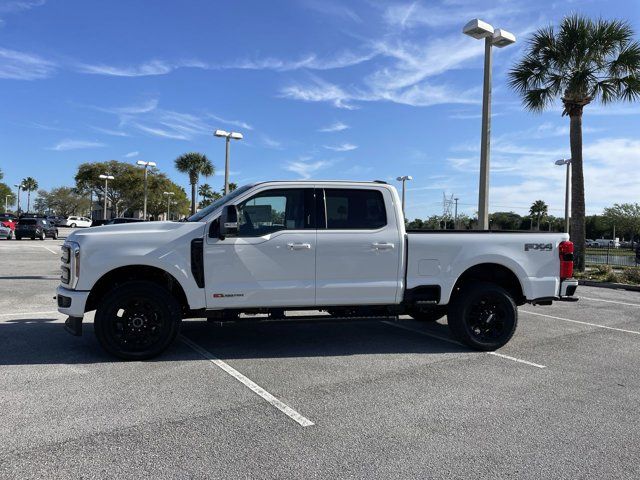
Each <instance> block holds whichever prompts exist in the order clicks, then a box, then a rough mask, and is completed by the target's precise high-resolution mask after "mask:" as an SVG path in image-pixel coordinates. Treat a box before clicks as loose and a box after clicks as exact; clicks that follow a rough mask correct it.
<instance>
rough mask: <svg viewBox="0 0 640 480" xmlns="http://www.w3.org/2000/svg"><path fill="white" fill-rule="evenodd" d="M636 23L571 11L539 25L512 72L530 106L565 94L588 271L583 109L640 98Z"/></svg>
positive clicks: (580, 249)
mask: <svg viewBox="0 0 640 480" xmlns="http://www.w3.org/2000/svg"><path fill="white" fill-rule="evenodd" d="M633 37H634V32H633V29H632V28H631V26H630V25H629V24H628V23H626V22H624V21H620V20H597V21H594V20H591V19H589V18H586V17H584V16H581V15H577V14H576V15H571V16H569V17H566V18H564V19H563V20H562V22H561V24H560V26H559V28H558V29H555V28H554V27H553V26H550V27H546V28H542V29H539V30H538V31H536V32H535V33H534V34H533V37H532V38H531V40H530V41H529V43H528V45H527V51H526V53H525V56H524V57H523V58H522V59H521V60H520V61H519V62H518V63H517V64H516V65H515V66H514V67H513V68H512V70H511V71H510V72H509V77H510V84H511V86H512V87H513V88H514V89H515V90H516V91H517V92H518V93H519V94H520V95H521V96H522V99H523V104H524V106H525V107H526V108H527V109H529V110H532V111H536V112H540V111H543V110H544V109H546V108H547V107H550V106H552V105H553V103H554V101H555V100H556V99H558V98H559V99H560V100H561V101H562V103H563V105H564V110H563V112H562V115H563V116H564V115H568V116H569V142H570V145H571V164H572V170H573V176H572V182H571V191H572V200H571V213H572V215H571V226H570V229H571V237H572V240H573V242H574V244H575V248H576V260H575V266H576V269H577V270H584V255H585V194H584V174H583V164H582V113H583V109H584V107H585V106H586V105H588V104H589V103H591V102H593V101H594V100H597V99H599V100H600V101H601V102H602V103H604V104H607V103H609V102H612V101H615V100H623V101H634V100H637V99H638V98H639V97H640V44H639V43H638V42H637V41H634V40H633Z"/></svg>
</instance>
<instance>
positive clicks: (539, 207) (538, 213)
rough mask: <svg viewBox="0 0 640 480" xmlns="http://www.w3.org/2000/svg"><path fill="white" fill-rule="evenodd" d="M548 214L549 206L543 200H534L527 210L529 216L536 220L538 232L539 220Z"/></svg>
mask: <svg viewBox="0 0 640 480" xmlns="http://www.w3.org/2000/svg"><path fill="white" fill-rule="evenodd" d="M548 212H549V206H548V205H547V204H546V203H544V200H536V201H535V202H533V204H532V205H531V208H529V215H531V217H532V218H535V219H536V221H537V227H538V230H540V220H541V219H543V218H544V217H546V216H547V213H548Z"/></svg>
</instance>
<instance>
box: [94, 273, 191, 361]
mask: <svg viewBox="0 0 640 480" xmlns="http://www.w3.org/2000/svg"><path fill="white" fill-rule="evenodd" d="M181 318H182V316H181V309H180V304H179V303H178V302H177V301H176V299H175V298H174V297H173V296H172V295H171V293H170V292H168V291H167V290H166V289H165V288H163V287H161V286H159V285H157V284H155V283H151V282H126V283H123V284H122V285H119V286H117V287H116V288H114V289H113V290H111V291H110V292H109V293H108V294H107V295H106V296H105V297H104V299H103V300H102V301H101V302H100V305H99V306H98V308H97V309H96V315H95V319H94V329H95V332H96V337H97V338H98V342H100V345H101V346H102V348H104V349H105V350H106V351H107V352H109V353H110V354H111V355H114V356H116V357H118V358H122V359H124V360H145V359H148V358H152V357H155V356H157V355H159V354H160V353H162V352H163V351H164V350H165V349H166V348H167V347H168V346H169V345H171V344H172V343H173V341H174V340H175V339H176V337H177V336H178V333H179V331H180V321H181Z"/></svg>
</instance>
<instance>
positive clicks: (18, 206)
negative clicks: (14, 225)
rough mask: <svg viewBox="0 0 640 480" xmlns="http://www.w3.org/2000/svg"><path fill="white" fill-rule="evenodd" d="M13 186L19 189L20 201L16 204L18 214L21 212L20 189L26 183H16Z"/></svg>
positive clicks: (18, 197)
mask: <svg viewBox="0 0 640 480" xmlns="http://www.w3.org/2000/svg"><path fill="white" fill-rule="evenodd" d="M13 186H14V187H16V188H17V189H18V196H17V199H18V203H17V205H16V214H19V213H20V189H21V188H24V185H23V184H22V183H14V184H13Z"/></svg>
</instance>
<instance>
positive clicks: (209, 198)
mask: <svg viewBox="0 0 640 480" xmlns="http://www.w3.org/2000/svg"><path fill="white" fill-rule="evenodd" d="M229 189H231V183H230V184H229ZM198 195H199V196H200V198H202V200H200V203H199V206H200V208H205V207H208V206H209V205H211V204H212V203H213V202H214V201H216V200H217V199H219V198H220V197H222V195H221V194H220V193H218V192H216V191H214V190H213V189H212V188H211V185H209V184H208V183H203V184H202V185H200V186H199V187H198Z"/></svg>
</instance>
